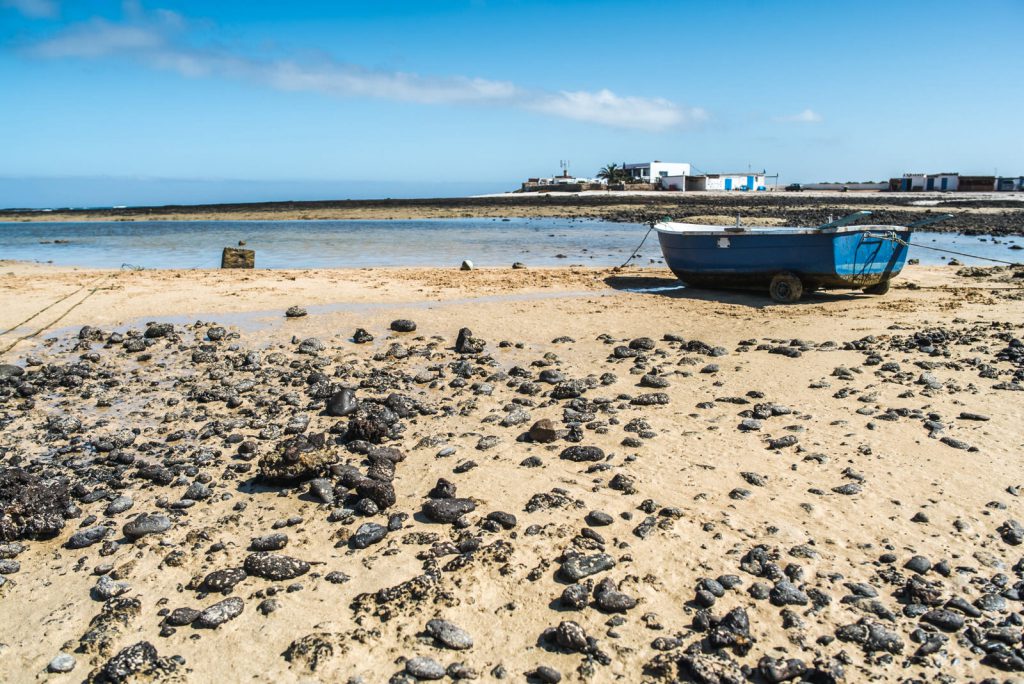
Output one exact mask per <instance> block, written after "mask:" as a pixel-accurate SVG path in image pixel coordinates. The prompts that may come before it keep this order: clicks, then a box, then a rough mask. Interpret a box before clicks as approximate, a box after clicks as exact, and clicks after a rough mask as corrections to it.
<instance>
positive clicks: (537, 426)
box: [528, 418, 558, 444]
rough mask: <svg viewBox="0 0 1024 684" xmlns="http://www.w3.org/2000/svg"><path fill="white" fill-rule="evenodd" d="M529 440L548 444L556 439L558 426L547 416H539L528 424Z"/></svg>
mask: <svg viewBox="0 0 1024 684" xmlns="http://www.w3.org/2000/svg"><path fill="white" fill-rule="evenodd" d="M528 434H529V436H530V440H531V441H533V442H539V443H541V444H548V443H550V442H554V441H555V440H556V439H558V428H557V427H556V426H555V424H554V422H553V421H551V420H550V419H548V418H541V419H540V420H538V421H537V422H536V423H534V424H533V425H531V426H530V431H529V433H528Z"/></svg>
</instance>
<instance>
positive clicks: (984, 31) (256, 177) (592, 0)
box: [0, 0, 1024, 206]
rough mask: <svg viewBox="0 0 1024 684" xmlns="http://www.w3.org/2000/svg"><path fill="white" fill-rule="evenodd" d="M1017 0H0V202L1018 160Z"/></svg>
mask: <svg viewBox="0 0 1024 684" xmlns="http://www.w3.org/2000/svg"><path fill="white" fill-rule="evenodd" d="M1022 32H1024V3H1021V2H1019V1H1017V0H1003V1H996V0H993V1H991V2H986V1H979V2H970V3H966V2H954V1H948V2H947V1H942V0H938V1H933V2H917V1H914V0H908V1H905V2H892V1H891V0H886V1H884V2H872V1H862V2H773V3H769V2H746V1H744V0H733V1H732V2H729V3H718V2H706V1H705V2H672V1H670V0H660V1H658V2H647V1H645V0H630V1H629V2H623V1H620V2H604V1H602V0H588V1H585V2H583V1H576V0H561V1H559V2H552V3H543V2H532V1H529V0H520V1H518V2H516V1H502V2H498V1H488V0H466V1H462V2H455V1H452V2H443V1H440V0H438V1H434V2H423V1H422V0H419V1H418V2H403V1H401V0H391V1H390V2H386V3H385V2H380V3H378V2H369V3H367V2H317V1H312V0H306V1H304V2H294V1H293V2H287V3H283V2H270V1H266V2H252V1H251V0H250V1H247V2H242V1H241V0H220V1H219V2H216V3H211V2H198V1H193V0H180V1H175V0H153V1H152V2H148V1H147V2H115V1H107V0H65V1H61V0H0V92H2V93H3V96H2V101H3V104H2V106H0V206H62V205H72V206H79V205H89V204H92V205H105V204H143V203H146V204H148V203H168V202H186V203H187V202H209V201H248V200H259V199H316V198H335V197H368V196H393V197H402V196H429V195H456V194H464V193H472V192H490V191H497V190H502V189H511V188H514V187H516V186H517V185H518V183H519V182H520V181H521V180H523V179H524V178H526V177H528V176H536V175H548V174H552V173H555V172H557V171H558V163H559V160H561V159H568V160H570V161H571V164H572V165H571V169H572V171H573V172H574V173H576V174H578V175H593V174H594V173H596V171H597V169H598V168H599V167H600V166H602V165H603V164H605V163H607V162H613V161H614V162H622V161H626V162H629V161H645V160H646V161H649V160H652V159H661V160H667V161H689V162H691V163H693V164H694V166H695V167H696V168H697V169H699V170H702V171H709V172H713V171H737V170H746V169H747V168H748V166H749V167H753V168H757V169H760V168H764V169H767V170H768V172H769V173H779V174H780V176H781V180H782V181H783V182H790V181H818V180H838V181H844V180H861V179H864V180H871V179H884V178H888V177H889V176H892V175H899V174H900V173H902V172H904V171H911V170H925V171H947V170H948V171H960V172H962V173H993V172H994V171H996V170H998V172H999V173H1006V174H1009V173H1015V174H1019V173H1024V134H1022V133H1021V129H1020V121H1021V112H1022V111H1024V88H1022V87H1021V76H1020V73H1021V68H1022V67H1024V63H1022V57H1021V55H1022V53H1021V51H1020V40H1021V38H1020V36H1021V35H1022Z"/></svg>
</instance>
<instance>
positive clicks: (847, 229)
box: [654, 221, 911, 237]
mask: <svg viewBox="0 0 1024 684" xmlns="http://www.w3.org/2000/svg"><path fill="white" fill-rule="evenodd" d="M740 228H741V230H736V228H735V226H731V225H730V226H713V225H709V224H703V223H678V222H675V221H671V222H668V221H663V222H661V223H656V224H654V229H655V230H656V231H658V233H663V234H665V235H680V236H694V237H698V236H702V235H703V236H713V237H741V236H743V235H756V236H767V235H841V234H846V233H867V232H872V231H885V232H897V233H905V232H909V231H910V230H911V229H910V228H907V227H906V226H894V225H882V224H873V225H864V224H861V225H856V226H839V227H838V228H802V227H799V226H741V227H740Z"/></svg>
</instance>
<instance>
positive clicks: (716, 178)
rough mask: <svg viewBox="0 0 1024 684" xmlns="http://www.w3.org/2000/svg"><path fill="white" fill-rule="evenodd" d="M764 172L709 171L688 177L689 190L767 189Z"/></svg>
mask: <svg viewBox="0 0 1024 684" xmlns="http://www.w3.org/2000/svg"><path fill="white" fill-rule="evenodd" d="M765 181H766V179H765V174H764V172H763V171H762V172H760V173H758V172H751V173H708V174H704V175H702V176H690V177H689V178H687V179H686V189H687V190H750V191H756V190H762V191H763V190H767V184H766V182H765Z"/></svg>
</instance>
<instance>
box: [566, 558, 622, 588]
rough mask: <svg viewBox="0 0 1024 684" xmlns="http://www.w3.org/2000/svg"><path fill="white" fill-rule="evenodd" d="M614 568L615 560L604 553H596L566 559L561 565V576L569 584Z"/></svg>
mask: <svg viewBox="0 0 1024 684" xmlns="http://www.w3.org/2000/svg"><path fill="white" fill-rule="evenodd" d="M614 567H615V559H614V558H612V557H611V556H609V555H608V554H606V553H597V554H594V555H591V556H583V555H579V556H572V557H570V558H567V559H566V560H565V561H564V562H563V563H562V567H561V574H562V576H563V577H565V579H567V580H569V581H570V582H579V581H580V580H581V579H583V578H584V577H589V576H591V575H596V574H597V573H599V572H604V571H605V570H610V569H611V568H614Z"/></svg>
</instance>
